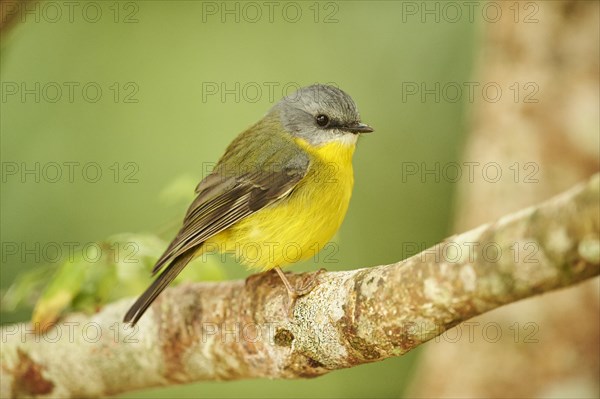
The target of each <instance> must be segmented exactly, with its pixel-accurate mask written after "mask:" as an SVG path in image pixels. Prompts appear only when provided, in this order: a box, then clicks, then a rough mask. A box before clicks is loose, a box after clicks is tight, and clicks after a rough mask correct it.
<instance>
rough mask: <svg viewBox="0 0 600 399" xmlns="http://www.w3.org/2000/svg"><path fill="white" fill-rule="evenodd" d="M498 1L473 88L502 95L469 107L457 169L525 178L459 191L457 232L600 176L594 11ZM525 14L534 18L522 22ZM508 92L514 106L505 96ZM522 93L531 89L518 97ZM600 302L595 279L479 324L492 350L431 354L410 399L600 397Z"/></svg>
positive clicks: (435, 350)
mask: <svg viewBox="0 0 600 399" xmlns="http://www.w3.org/2000/svg"><path fill="white" fill-rule="evenodd" d="M495 3H496V4H497V5H499V6H501V7H502V16H503V17H502V19H501V20H500V21H499V22H496V23H484V24H483V25H484V26H483V27H482V28H483V33H484V39H483V43H482V45H481V53H480V59H479V65H478V73H477V81H478V82H482V83H483V82H495V83H496V84H498V85H499V86H500V87H502V88H503V89H504V94H505V95H503V96H502V98H501V99H500V101H498V102H485V101H481V102H478V103H476V104H475V107H474V113H473V115H472V120H473V124H472V133H471V136H470V138H469V139H468V143H467V149H466V151H465V155H464V160H465V161H469V162H479V163H480V164H481V165H484V164H486V163H491V162H495V163H497V164H499V165H501V166H502V169H503V172H504V174H505V176H506V175H507V174H509V175H511V177H513V176H514V173H513V172H514V170H509V169H508V168H509V167H510V166H511V165H514V164H515V162H518V163H519V165H520V166H519V169H520V172H521V173H520V176H519V179H516V181H515V179H512V178H509V179H502V180H500V181H499V182H496V183H489V182H485V181H482V180H477V181H474V182H473V183H467V182H465V181H463V183H464V184H462V185H460V187H459V190H458V199H457V201H456V203H457V204H458V213H457V219H456V226H455V231H464V230H465V229H468V228H471V227H472V226H477V225H478V224H480V223H483V222H485V221H486V220H489V219H490V218H494V217H499V216H501V215H504V214H507V213H510V212H513V211H515V210H516V209H520V208H522V207H524V206H530V205H532V204H535V203H537V202H539V201H541V200H543V199H545V198H548V197H549V196H552V195H555V194H556V193H558V192H560V191H562V190H564V189H566V188H567V187H570V186H571V185H573V184H574V183H575V182H577V181H581V180H582V179H585V178H587V177H588V176H590V175H592V174H593V173H596V172H597V171H598V170H599V169H600V155H599V152H600V144H599V137H600V136H599V135H598V132H599V130H600V123H599V114H598V109H599V107H600V96H599V90H598V87H599V86H600V81H599V80H600V73H599V71H600V67H599V61H600V55H599V51H600V50H599V49H600V44H599V41H600V40H599V37H600V33H599V30H600V19H599V16H600V3H599V2H597V1H536V2H520V3H516V2H512V1H510V2H495ZM515 6H517V7H518V8H517V9H518V10H519V11H520V14H519V18H518V19H517V21H518V22H515V19H514V15H515V14H514V10H515ZM531 13H534V14H531ZM528 15H530V16H532V17H533V20H531V19H530V20H529V22H525V17H526V16H528ZM515 82H517V83H518V84H519V85H520V88H521V92H520V96H519V97H518V98H517V101H515V99H514V97H513V92H512V91H511V92H507V90H506V88H507V87H509V86H511V85H513V84H514V83H515ZM528 83H531V84H533V85H534V86H529V89H526V90H524V85H525V84H528ZM534 88H537V89H538V90H537V92H536V93H535V95H533V97H531V98H529V99H527V101H526V98H525V95H526V94H531V93H533V89H534ZM526 163H529V164H528V165H529V166H527V168H525V164H526ZM534 171H535V173H534V174H531V173H533V172H534ZM528 176H529V177H532V178H531V179H528V178H527V177H528ZM599 292H600V290H599V285H598V281H597V280H593V281H590V282H588V283H586V284H585V285H583V286H582V287H580V288H578V289H577V290H567V291H561V292H556V293H553V294H551V295H546V296H544V297H543V298H540V299H537V300H535V301H523V302H520V303H518V304H515V305H512V306H509V307H505V308H502V309H499V310H498V311H495V312H493V313H490V314H487V315H485V316H482V317H479V318H477V320H476V321H477V322H478V323H479V324H480V326H481V325H485V324H486V323H489V322H494V323H497V324H498V325H500V326H501V330H502V331H504V332H505V334H504V337H503V339H502V340H500V341H498V342H493V343H491V342H489V341H486V340H485V339H483V337H482V335H481V334H476V335H475V338H474V339H473V340H469V339H464V338H463V339H461V340H460V341H459V342H448V341H450V340H451V339H449V340H445V339H442V340H441V341H442V342H439V343H435V344H433V343H432V344H431V345H427V346H426V347H425V348H424V349H425V351H424V352H423V357H422V359H421V360H422V361H421V363H420V367H419V370H418V371H417V378H415V380H414V384H413V387H412V389H411V390H410V392H409V396H410V397H427V398H429V397H464V398H467V397H475V398H480V397H504V398H524V397H577V398H581V397H598V395H599V394H600V385H599V380H598V375H600V358H599V355H598V353H599V352H600V347H599V341H600V323H599V318H598V314H599V313H600V300H599ZM515 323H518V324H519V325H520V326H524V325H525V324H527V323H530V325H532V326H535V328H536V329H537V331H538V333H537V338H538V342H530V343H526V342H523V336H522V335H521V339H520V341H519V342H517V343H515V342H514V340H513V339H512V338H513V336H512V335H510V336H509V335H508V334H506V332H510V331H511V330H510V328H511V326H513V325H515ZM523 332H524V331H521V333H523ZM448 334H449V336H450V334H455V331H449V332H448ZM453 336H454V335H452V337H453ZM457 359H460V363H461V367H456V362H457Z"/></svg>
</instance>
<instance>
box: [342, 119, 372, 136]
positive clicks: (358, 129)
mask: <svg viewBox="0 0 600 399" xmlns="http://www.w3.org/2000/svg"><path fill="white" fill-rule="evenodd" d="M344 130H346V131H348V132H352V133H354V134H358V133H372V132H374V131H375V129H373V128H372V127H371V126H369V125H366V124H364V123H360V122H359V123H356V124H354V125H350V126H346V127H345V128H344Z"/></svg>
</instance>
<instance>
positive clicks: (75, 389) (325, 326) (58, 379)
mask: <svg viewBox="0 0 600 399" xmlns="http://www.w3.org/2000/svg"><path fill="white" fill-rule="evenodd" d="M599 191H600V177H599V176H598V175H596V176H594V177H593V178H592V179H591V180H590V181H588V182H587V183H582V184H580V185H578V186H576V187H574V188H573V189H571V190H569V191H568V192H566V193H563V194H561V195H560V196H558V197H555V198H553V199H551V200H549V201H548V202H546V203H543V204H541V205H539V206H536V207H531V208H528V209H525V210H522V211H519V212H516V213H514V214H511V215H508V216H505V217H503V218H501V219H500V220H498V221H497V222H495V223H491V224H486V225H483V226H480V227H479V228H476V229H474V230H471V231H469V232H466V233H463V234H460V235H457V236H453V237H450V238H449V239H447V240H445V241H444V242H442V243H440V244H438V245H436V246H434V247H433V248H431V249H429V250H427V251H425V252H423V253H421V254H418V255H416V256H413V257H411V258H409V259H407V260H405V261H402V262H399V263H396V264H392V265H385V266H378V267H373V268H367V269H360V270H354V271H348V272H335V273H324V274H321V275H320V276H319V279H320V281H319V284H318V286H317V287H316V288H315V289H314V290H313V291H312V292H311V293H310V294H308V295H307V296H305V297H302V298H300V299H299V300H298V302H297V303H296V306H295V308H294V313H293V317H292V318H291V319H290V318H288V316H287V310H286V309H287V307H286V306H285V303H286V300H287V299H286V298H287V294H286V292H285V290H284V288H283V286H282V284H281V282H280V280H279V278H278V277H277V276H276V275H275V274H274V273H266V274H259V275H255V276H253V277H251V278H249V279H247V280H246V281H232V282H223V283H218V284H202V283H196V284H184V285H181V286H177V287H174V288H171V289H167V290H166V291H165V292H164V294H163V295H161V296H160V297H159V299H158V300H157V302H156V303H155V304H154V306H153V307H152V309H151V311H149V312H148V313H147V314H146V315H145V316H144V317H143V318H142V320H141V321H140V323H139V328H138V329H137V330H133V331H129V330H127V329H125V326H123V325H122V324H121V323H120V320H121V318H122V316H123V314H124V313H125V311H126V310H127V308H128V307H129V305H130V304H131V300H129V299H127V300H122V301H119V302H117V303H114V304H111V305H108V306H106V307H105V308H104V309H103V310H101V311H100V312H99V313H97V314H95V315H92V316H86V315H83V314H73V315H71V316H69V317H67V318H66V319H65V320H63V321H62V322H61V323H60V324H57V325H56V326H54V327H53V328H51V329H50V330H49V331H48V332H47V333H46V334H44V335H43V336H36V335H34V334H33V332H32V331H33V327H32V326H30V325H27V324H21V325H10V326H4V327H3V328H2V343H3V345H2V346H3V347H2V355H1V373H2V374H1V377H2V383H1V392H0V393H1V395H2V397H30V396H31V397H95V396H105V395H110V394H115V393H119V392H124V391H129V390H134V389H140V388H147V387H152V386H158V385H168V384H175V383H186V382H192V381H199V380H234V379H241V378H262V377H266V378H302V377H315V376H319V375H322V374H324V373H327V372H329V371H332V370H336V369H340V368H346V367H353V366H356V365H359V364H362V363H367V362H373V361H378V360H383V359H385V358H388V357H391V356H398V355H401V354H403V353H406V352H407V351H409V350H411V349H413V348H415V347H416V346H418V345H420V344H421V343H423V342H425V341H428V340H430V339H432V338H433V337H435V336H437V335H439V334H441V333H442V332H443V331H445V330H447V329H448V328H451V327H453V326H455V325H456V324H458V323H460V322H462V321H465V320H467V319H469V318H471V317H473V316H475V315H479V314H481V313H484V312H486V311H489V310H491V309H494V308H497V307H499V306H502V305H504V304H508V303H511V302H514V301H517V300H519V299H522V298H526V297H530V296H533V295H536V294H540V293H543V292H547V291H550V290H554V289H557V288H561V287H566V286H569V285H573V284H575V283H577V282H580V281H583V280H585V279H588V278H590V277H593V276H596V275H598V274H599V273H600V267H599V266H600V242H599V239H598V236H599V233H600V210H599V208H598V202H599V201H600V193H599ZM523 243H530V244H532V245H534V246H535V248H536V251H535V253H534V254H533V255H531V254H528V255H529V256H523V255H516V254H515V253H514V251H512V250H511V248H514V246H515V244H517V245H520V244H523ZM486 247H487V248H492V247H493V248H495V249H501V250H502V253H501V254H500V255H499V252H495V255H493V254H490V253H489V252H487V253H486V252H485V251H483V249H484V248H486ZM470 249H472V250H470ZM305 277H306V276H302V275H293V276H291V278H292V281H293V282H294V281H296V282H299V281H298V280H299V279H303V278H305ZM90 359H93V361H90Z"/></svg>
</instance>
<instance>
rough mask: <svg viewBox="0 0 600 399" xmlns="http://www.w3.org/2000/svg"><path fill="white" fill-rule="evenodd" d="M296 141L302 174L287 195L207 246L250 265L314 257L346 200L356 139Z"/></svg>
mask: <svg viewBox="0 0 600 399" xmlns="http://www.w3.org/2000/svg"><path fill="white" fill-rule="evenodd" d="M296 143H297V144H298V145H300V146H301V147H303V148H304V149H305V150H306V151H307V152H308V153H309V154H310V157H311V163H310V167H309V170H308V173H307V175H306V176H305V177H304V178H303V179H302V180H301V181H300V182H299V183H298V185H297V186H296V187H295V188H294V190H293V191H292V193H291V194H290V195H289V196H288V197H286V198H284V199H282V200H280V201H278V202H276V203H274V204H273V205H270V206H268V207H266V208H263V209H261V210H260V211H258V212H256V213H255V214H253V215H252V216H250V217H248V218H246V219H244V220H241V221H240V222H238V223H237V224H235V225H234V226H232V227H230V228H229V229H227V230H225V231H223V232H222V233H220V234H218V235H217V236H215V237H213V238H212V239H211V240H210V243H211V245H210V247H212V248H220V250H221V252H223V251H227V252H235V254H236V257H237V258H238V259H239V260H240V261H241V262H242V263H244V264H245V265H247V266H248V267H249V268H252V269H262V270H270V269H272V268H274V267H276V266H284V265H287V264H290V263H294V262H298V261H300V260H304V259H307V258H310V257H312V256H315V255H316V254H317V253H318V252H319V251H320V250H321V249H322V248H323V247H324V246H325V245H326V244H327V242H329V240H330V239H331V237H333V235H334V234H335V233H336V232H337V230H338V229H339V227H340V225H341V224H342V221H343V220H344V216H345V215H346V211H347V210H348V204H349V203H350V197H351V195H352V186H353V185H354V176H353V172H352V155H353V153H354V148H355V140H349V141H347V142H343V141H339V142H333V143H328V144H324V145H321V146H319V147H313V146H311V145H309V144H308V143H307V142H306V141H304V140H301V139H296Z"/></svg>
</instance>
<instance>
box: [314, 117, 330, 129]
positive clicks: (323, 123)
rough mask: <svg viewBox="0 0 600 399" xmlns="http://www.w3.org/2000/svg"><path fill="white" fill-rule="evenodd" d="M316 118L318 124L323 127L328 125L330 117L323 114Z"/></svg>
mask: <svg viewBox="0 0 600 399" xmlns="http://www.w3.org/2000/svg"><path fill="white" fill-rule="evenodd" d="M316 120H317V125H319V126H322V127H323V126H327V125H328V124H329V117H328V116H327V115H323V114H320V115H317V118H316Z"/></svg>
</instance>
